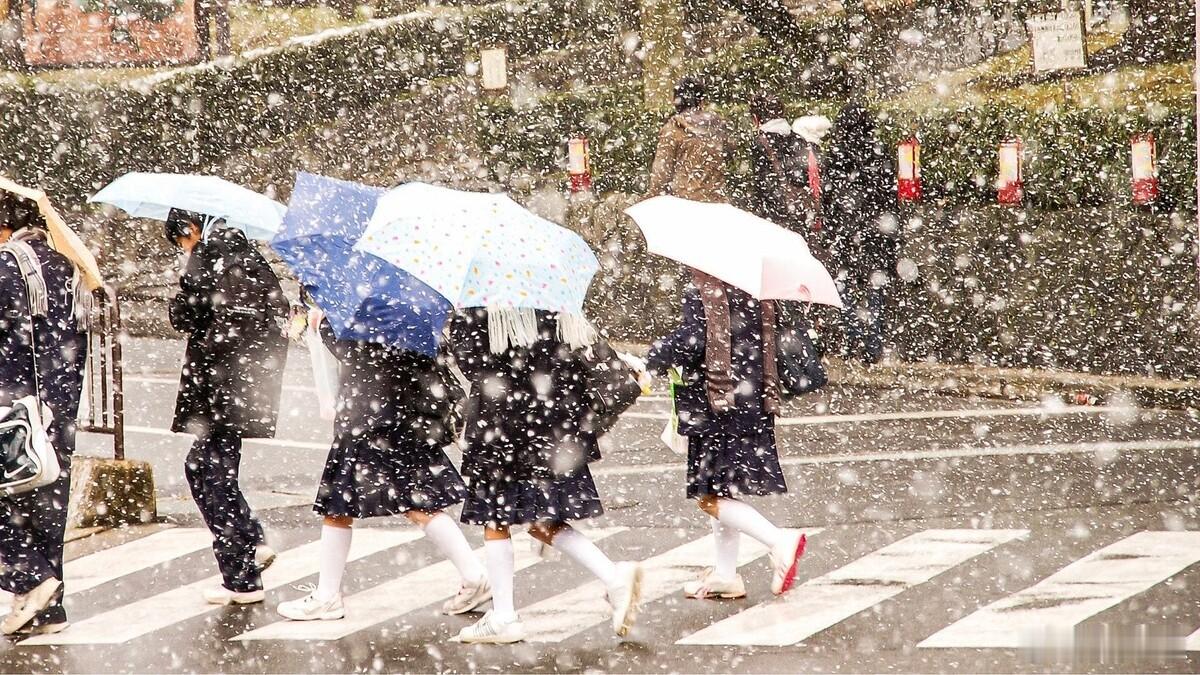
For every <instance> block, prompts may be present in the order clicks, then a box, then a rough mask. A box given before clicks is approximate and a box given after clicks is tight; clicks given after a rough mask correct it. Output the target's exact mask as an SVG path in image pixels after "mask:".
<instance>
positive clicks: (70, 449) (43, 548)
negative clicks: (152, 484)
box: [0, 193, 89, 635]
mask: <svg viewBox="0 0 1200 675" xmlns="http://www.w3.org/2000/svg"><path fill="white" fill-rule="evenodd" d="M88 297H89V296H87V291H86V290H84V289H83V287H82V286H81V285H80V283H79V272H78V271H77V270H76V269H75V268H74V266H73V265H72V264H71V263H70V261H69V260H68V259H67V258H66V257H65V256H63V255H62V254H60V253H58V252H57V251H55V250H54V249H53V248H51V246H50V243H49V241H48V239H47V234H46V222H45V220H44V218H43V217H42V215H41V213H40V211H39V209H38V206H37V205H36V204H35V203H33V202H31V201H28V200H24V199H22V198H19V197H17V196H16V195H13V194H11V193H5V194H4V195H3V196H0V405H5V406H7V405H9V404H10V403H11V402H12V401H14V400H16V399H19V398H21V397H23V396H30V395H37V396H39V398H40V400H41V402H42V403H43V404H44V405H46V406H49V408H50V412H51V413H52V415H53V417H52V419H51V421H50V426H49V428H48V429H47V436H48V439H49V441H50V443H51V444H52V445H53V447H54V451H55V453H57V455H58V464H59V467H60V469H61V474H60V475H59V477H58V479H57V480H56V481H54V482H53V483H51V484H49V485H46V486H45V487H41V488H37V489H34V490H31V491H30V492H26V493H23V494H19V495H15V496H10V497H3V498H0V564H2V565H3V571H2V572H0V588H3V589H4V590H6V591H9V592H10V593H13V602H12V608H11V609H10V610H9V613H8V615H7V616H5V617H4V619H3V622H0V629H2V631H3V633H4V634H5V635H13V634H16V633H28V634H44V633H57V632H59V631H61V630H63V629H64V628H66V627H67V612H66V609H65V608H64V607H63V604H62V599H63V534H64V532H65V531H66V525H67V501H68V499H67V498H68V496H69V492H70V488H71V456H72V454H74V452H75V418H76V416H77V414H78V412H79V399H80V396H81V394H82V391H83V370H84V366H85V364H86V363H87V349H88V341H87V334H86V321H87V317H88V307H87V302H88ZM35 371H36V372H35ZM35 382H37V383H38V384H40V391H37V392H35V384H34V383H35Z"/></svg>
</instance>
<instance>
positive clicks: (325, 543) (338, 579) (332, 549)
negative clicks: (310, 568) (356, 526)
mask: <svg viewBox="0 0 1200 675" xmlns="http://www.w3.org/2000/svg"><path fill="white" fill-rule="evenodd" d="M353 537H354V530H352V529H350V528H348V527H333V526H332V525H325V526H324V527H322V528H321V553H320V555H321V560H320V563H319V565H318V568H317V569H318V570H319V571H320V576H319V577H318V578H317V599H318V600H322V601H328V600H332V599H333V597H334V596H335V595H337V594H338V593H341V592H342V575H343V574H344V573H345V572H346V558H347V557H349V555H350V540H351V539H352V538H353Z"/></svg>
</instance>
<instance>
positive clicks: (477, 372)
mask: <svg viewBox="0 0 1200 675" xmlns="http://www.w3.org/2000/svg"><path fill="white" fill-rule="evenodd" d="M566 320H569V319H560V318H558V317H557V316H556V315H554V314H551V313H549V312H544V311H540V310H539V311H536V312H534V311H533V310H522V309H499V310H496V309H493V310H487V309H473V310H466V311H465V312H461V313H458V314H456V315H455V316H454V318H453V319H452V320H451V323H450V344H451V348H452V351H453V353H454V359H455V362H456V363H457V364H458V367H459V368H460V369H461V371H462V373H463V374H464V375H465V376H466V378H467V379H468V380H469V381H470V383H471V392H470V394H469V396H468V398H467V404H466V410H465V414H464V417H465V420H464V422H465V431H464V437H463V438H464V447H463V464H462V472H463V477H464V479H465V480H466V483H467V487H468V494H467V499H466V502H465V503H464V505H463V511H462V521H463V522H464V523H470V524H472V525H482V526H483V528H484V549H485V550H486V552H487V566H488V577H489V578H490V580H491V584H492V596H493V597H492V602H493V605H492V610H491V611H490V612H488V613H487V614H485V615H484V616H483V618H482V619H480V620H479V621H478V622H477V623H475V624H474V625H472V626H467V627H466V628H464V629H463V630H462V631H461V632H460V633H459V634H458V636H457V637H456V638H455V641H457V642H467V643H511V642H519V641H521V640H524V639H525V629H524V627H523V626H522V624H521V621H520V618H519V617H518V615H517V612H516V608H515V606H514V603H513V575H514V569H513V566H514V559H513V545H512V539H511V535H510V529H511V528H512V527H513V526H514V525H528V526H529V533H530V534H531V535H532V536H533V537H534V538H535V539H537V540H538V541H540V542H541V543H542V544H544V545H547V546H552V547H554V548H555V549H558V550H560V551H562V552H563V553H564V554H566V555H567V557H569V558H571V559H572V560H574V561H575V562H576V563H578V564H579V565H581V566H582V567H584V568H585V569H587V570H588V571H589V572H591V573H592V574H594V575H595V576H596V578H598V579H599V580H600V581H601V582H602V583H603V584H604V585H605V587H606V588H607V589H608V594H607V597H608V601H609V603H610V604H611V605H612V610H613V614H612V626H613V630H614V631H615V632H616V633H617V635H620V636H625V635H626V634H628V632H629V630H630V628H632V626H633V623H634V621H635V620H636V617H637V610H638V602H639V599H640V594H641V583H642V568H641V566H640V565H639V564H637V563H631V562H622V563H614V562H613V561H612V560H611V559H609V557H608V556H606V555H605V554H604V553H603V552H602V551H601V550H600V549H599V548H598V547H597V546H596V545H595V544H594V543H592V542H591V541H590V540H589V539H588V538H587V537H586V536H584V535H583V534H582V533H580V532H579V531H578V530H576V529H574V528H573V527H571V525H570V524H569V523H570V521H574V520H582V519H585V518H595V517H598V516H600V515H601V514H603V513H604V508H603V507H602V506H601V504H600V495H599V493H598V492H597V490H596V483H595V481H593V480H592V474H591V471H590V470H589V469H588V462H591V461H594V460H596V459H599V458H600V451H599V446H598V445H597V442H596V438H595V437H594V435H592V433H590V432H589V431H587V430H586V422H585V420H586V419H587V416H588V414H589V412H590V408H589V407H588V404H587V402H586V391H585V385H584V383H585V382H586V381H587V377H586V371H585V370H584V369H585V365H584V364H583V362H582V360H581V359H580V357H579V354H578V350H579V349H582V348H584V347H586V346H587V345H584V344H573V343H570V342H569V339H568V338H566V337H560V336H570V335H580V334H581V333H583V332H584V331H578V330H571V329H570V327H569V326H566V325H565V324H564V325H563V326H560V325H559V323H560V321H566Z"/></svg>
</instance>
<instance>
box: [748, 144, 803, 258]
mask: <svg viewBox="0 0 1200 675" xmlns="http://www.w3.org/2000/svg"><path fill="white" fill-rule="evenodd" d="M750 162H751V166H752V168H753V169H754V183H753V185H752V186H751V192H750V205H749V206H750V208H749V210H750V212H752V213H754V214H755V215H757V216H759V217H761V218H765V219H767V220H769V221H771V222H773V223H775V224H777V225H780V226H782V227H786V228H787V229H789V230H791V231H793V232H796V233H798V234H800V235H803V236H804V237H806V238H807V237H808V235H809V221H810V219H812V218H815V216H816V214H815V209H816V204H815V203H814V200H813V197H812V192H811V190H810V189H809V185H808V144H807V143H805V142H804V140H803V139H802V138H800V137H799V136H797V135H796V134H793V133H787V134H782V133H768V132H759V134H758V135H756V136H755V139H754V141H753V142H752V143H751V144H750Z"/></svg>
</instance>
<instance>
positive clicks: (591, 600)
mask: <svg viewBox="0 0 1200 675" xmlns="http://www.w3.org/2000/svg"><path fill="white" fill-rule="evenodd" d="M801 531H802V532H804V533H805V534H807V535H808V536H812V535H814V534H816V533H818V532H820V531H821V528H805V529H804V530H801ZM766 554H767V549H766V547H764V546H763V545H762V544H759V543H758V542H757V541H754V540H753V539H750V538H749V537H746V536H743V537H742V542H741V547H740V548H739V550H738V565H739V566H741V565H745V564H747V563H749V562H751V561H754V560H756V559H758V558H761V557H762V556H765V555H766ZM714 555H715V547H714V543H713V536H712V535H711V534H710V535H708V536H706V537H703V538H701V539H697V540H695V541H691V542H688V543H686V544H684V545H682V546H678V547H676V548H673V549H671V550H669V551H667V552H665V553H662V554H660V555H656V556H654V557H653V558H650V559H648V560H646V561H644V562H643V563H642V565H643V567H644V569H645V574H646V577H645V580H644V582H643V584H642V602H643V603H651V602H654V601H655V600H659V599H661V598H664V597H666V596H667V595H670V594H673V593H682V591H681V590H680V589H681V587H682V586H683V584H684V583H685V582H687V581H691V580H692V579H694V578H696V576H697V574H698V573H699V571H700V569H702V568H704V567H708V566H710V565H712V561H713V557H714ZM604 592H605V589H604V584H602V583H600V582H599V581H593V582H590V583H586V584H583V585H582V586H579V587H577V588H575V589H573V590H570V591H567V592H566V593H560V594H558V595H556V596H554V597H551V598H547V599H545V600H542V601H541V602H538V603H535V604H533V605H530V606H529V607H525V608H518V613H519V614H520V615H521V622H522V623H523V624H525V632H526V634H527V635H528V639H529V641H531V642H562V641H563V640H565V639H567V638H569V637H571V636H573V635H576V634H578V633H581V632H583V631H585V630H587V629H588V628H591V627H592V626H596V625H598V624H601V623H604V622H606V621H608V620H609V618H610V616H611V613H612V610H611V609H610V608H609V605H608V602H607V601H606V600H605V599H604Z"/></svg>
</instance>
